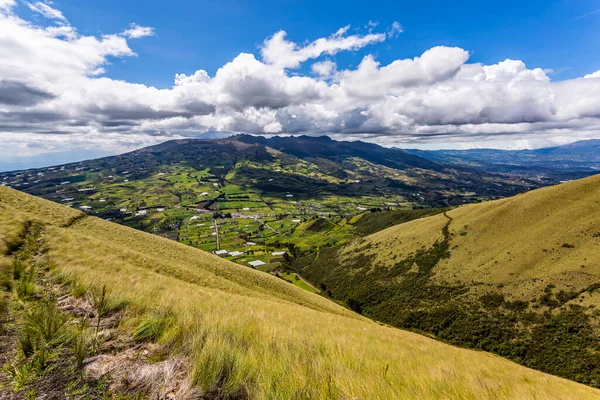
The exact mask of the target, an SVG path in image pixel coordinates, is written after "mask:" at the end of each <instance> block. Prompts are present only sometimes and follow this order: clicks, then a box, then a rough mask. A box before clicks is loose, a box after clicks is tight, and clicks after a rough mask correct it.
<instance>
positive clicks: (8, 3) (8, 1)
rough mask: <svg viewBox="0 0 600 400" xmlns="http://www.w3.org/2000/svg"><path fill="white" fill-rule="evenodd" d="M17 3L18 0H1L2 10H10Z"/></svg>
mask: <svg viewBox="0 0 600 400" xmlns="http://www.w3.org/2000/svg"><path fill="white" fill-rule="evenodd" d="M16 4H17V2H16V0H0V11H8V10H10V9H11V8H13V7H14V6H15V5H16Z"/></svg>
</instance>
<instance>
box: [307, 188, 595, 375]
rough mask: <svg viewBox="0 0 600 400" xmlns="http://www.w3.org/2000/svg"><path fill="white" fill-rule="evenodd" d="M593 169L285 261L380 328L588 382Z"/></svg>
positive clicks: (591, 324)
mask: <svg viewBox="0 0 600 400" xmlns="http://www.w3.org/2000/svg"><path fill="white" fill-rule="evenodd" d="M599 206H600V176H594V177H590V178H586V179H583V180H579V181H574V182H569V183H565V184H562V185H558V186H553V187H548V188H543V189H538V190H535V191H532V192H528V193H525V194H522V195H518V196H515V197H512V198H508V199H503V200H497V201H492V202H486V203H481V204H473V205H467V206H462V207H459V208H456V209H453V210H451V211H448V212H446V213H443V214H438V215H435V216H431V217H428V218H424V219H420V220H415V221H411V222H408V223H405V224H401V225H397V226H394V227H391V228H388V229H386V230H383V231H380V232H377V233H375V234H373V235H370V236H367V237H365V238H361V239H358V240H355V241H353V242H351V243H350V244H348V245H346V246H344V247H341V248H337V249H327V250H324V251H321V252H320V253H319V254H318V255H316V256H311V257H307V258H304V259H301V260H298V261H297V262H296V265H295V267H296V268H297V270H298V271H299V272H301V273H302V274H303V276H304V277H306V278H307V279H309V280H310V281H312V282H313V283H316V284H320V285H321V287H322V288H326V290H327V291H328V292H329V294H330V295H331V296H332V297H334V298H337V299H339V300H344V301H347V302H348V304H349V305H350V306H351V307H353V308H354V309H357V310H359V311H362V312H363V313H364V314H365V315H367V316H370V317H372V318H375V319H378V320H380V321H383V322H387V323H389V324H392V325H395V326H399V327H404V328H411V329H417V330H422V331H426V332H430V333H434V334H436V335H438V336H439V337H440V338H442V339H445V340H448V341H449V342H451V343H455V344H460V345H464V346H469V347H476V348H481V349H485V350H488V351H493V352H496V353H499V354H501V355H504V356H506V357H510V358H512V359H514V360H515V361H518V362H521V363H523V364H525V365H528V366H531V367H534V368H539V369H541V370H544V371H548V372H551V373H554V374H558V375H562V376H565V377H569V378H571V379H576V380H579V381H581V382H585V383H588V384H590V385H594V386H598V385H600V376H599V371H600V357H599V356H598V351H599V350H600V346H599V338H600V336H599V329H598V322H599V321H600V320H599V318H598V317H599V313H598V311H597V307H598V306H600V292H599V291H597V290H596V289H598V288H600V212H599V211H598V210H599Z"/></svg>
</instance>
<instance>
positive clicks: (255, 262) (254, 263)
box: [248, 260, 267, 268]
mask: <svg viewBox="0 0 600 400" xmlns="http://www.w3.org/2000/svg"><path fill="white" fill-rule="evenodd" d="M248 264H250V265H252V266H253V267H254V268H256V267H260V266H261V265H266V264H267V263H266V262H264V261H260V260H256V261H250V262H249V263H248Z"/></svg>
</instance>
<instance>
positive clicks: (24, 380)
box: [0, 187, 600, 399]
mask: <svg viewBox="0 0 600 400" xmlns="http://www.w3.org/2000/svg"><path fill="white" fill-rule="evenodd" d="M437 218H439V217H433V219H437ZM424 221H427V220H424ZM392 229H393V228H392ZM576 244H577V243H576ZM0 246H1V247H0V250H1V251H2V254H3V256H2V257H3V258H2V264H1V266H2V271H3V272H2V279H3V282H4V283H3V288H4V289H3V290H5V292H4V293H3V294H2V304H4V306H3V307H0V309H1V310H3V312H2V313H0V314H2V316H1V321H2V323H3V324H4V329H3V333H2V334H1V335H0V343H1V344H2V345H3V347H2V354H1V355H0V356H1V357H0V360H1V361H2V362H3V363H4V364H5V365H6V367H5V368H3V372H2V376H0V384H1V385H3V386H2V388H1V389H0V390H1V391H2V392H0V395H1V394H7V396H10V394H8V393H10V392H11V391H13V390H17V391H19V393H20V394H21V395H22V396H25V395H27V396H29V397H31V396H34V397H35V395H36V392H35V391H36V390H42V391H43V388H48V387H52V390H53V391H54V392H53V393H60V391H61V390H63V391H64V392H62V397H65V393H71V394H70V396H71V397H70V398H80V397H81V396H82V393H83V392H85V393H87V394H88V397H86V398H96V397H97V398H100V397H101V396H100V394H101V393H103V394H102V395H105V392H106V391H112V392H111V393H112V394H115V393H116V394H119V393H120V394H122V395H130V396H131V398H133V394H134V393H138V394H139V393H142V396H141V397H144V395H143V394H144V393H145V394H146V395H147V396H148V397H150V396H151V395H153V396H156V397H160V396H162V398H165V397H166V396H175V397H177V398H186V397H198V396H200V397H204V398H221V399H226V398H229V399H244V398H250V399H269V398H270V399H274V398H276V399H351V398H360V399H391V398H403V399H407V398H415V399H422V398H440V399H441V398H444V399H483V398H490V399H582V398H600V392H598V391H596V390H595V389H592V388H590V387H587V386H583V385H579V384H577V383H574V382H571V381H568V380H564V379H561V378H557V377H553V376H551V375H547V374H544V373H541V372H537V371H534V370H530V369H527V368H525V367H522V366H519V365H517V364H514V363H512V362H510V361H507V360H504V359H501V358H499V357H496V356H492V355H489V354H486V353H483V352H477V351H472V350H465V349H459V348H454V347H452V346H449V345H447V344H444V343H441V342H438V341H435V340H432V339H429V338H426V337H423V336H420V335H417V334H414V333H410V332H405V331H401V330H397V329H394V328H390V327H385V326H380V325H378V324H376V323H374V322H371V321H370V320H367V319H365V318H363V317H361V316H359V315H357V314H355V313H352V312H350V311H349V310H347V309H346V308H343V307H340V306H338V305H336V304H335V303H333V302H330V301H329V300H327V299H325V298H323V297H321V296H318V295H315V294H312V293H309V292H307V291H304V290H301V289H299V288H297V287H295V286H293V285H291V284H288V283H286V282H285V281H283V280H280V279H278V278H276V277H273V276H271V275H269V274H265V273H261V272H259V271H255V270H252V269H249V268H247V267H242V266H239V265H237V264H233V263H231V262H228V261H225V260H222V259H219V258H218V257H215V256H212V255H210V254H208V253H205V252H203V251H200V250H197V249H194V248H191V247H188V246H185V245H182V244H179V243H175V242H172V241H169V240H166V239H163V238H159V237H156V236H152V235H149V234H146V233H143V232H139V231H135V230H133V229H130V228H126V227H122V226H119V225H116V224H113V223H109V222H106V221H103V220H100V219H97V218H94V217H85V216H84V215H83V214H81V213H79V212H77V211H74V210H71V209H69V208H67V207H62V206H59V205H56V204H53V203H50V202H48V201H45V200H42V199H36V198H33V197H30V196H28V195H26V194H23V193H20V192H16V191H14V190H12V189H8V188H2V187H0ZM86 321H88V322H89V324H88V323H87V322H86ZM74 327H75V328H74ZM86 338H88V339H86ZM75 361H76V362H75ZM75 366H77V367H75ZM72 368H76V370H75V371H73V372H70V373H68V371H71V369H72ZM82 371H84V372H85V373H84V375H81V374H82ZM57 376H58V377H62V378H63V379H66V378H69V379H72V380H73V379H74V380H75V381H68V382H63V381H57V382H54V383H53V384H52V385H51V386H48V385H50V383H48V380H49V379H50V377H57ZM82 376H84V377H86V376H87V377H88V378H84V377H82ZM89 377H96V378H95V379H96V381H91V380H90V379H92V378H89ZM57 379H58V378H57ZM173 385H176V386H173ZM40 388H42V389H40ZM86 391H87V392H86ZM57 396H58V397H61V396H60V395H57ZM77 396H80V397H77ZM95 396H96V397H95ZM66 397H69V396H66ZM121 398H123V397H121ZM125 398H127V397H125ZM135 398H139V397H135Z"/></svg>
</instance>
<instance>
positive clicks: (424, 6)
mask: <svg viewBox="0 0 600 400" xmlns="http://www.w3.org/2000/svg"><path fill="white" fill-rule="evenodd" d="M132 24H134V25H132ZM0 25H1V26H2V28H3V29H2V30H0V162H3V161H4V162H6V161H10V162H14V160H13V158H14V157H20V156H27V157H30V156H37V155H39V154H44V153H52V152H68V154H73V152H74V151H75V152H76V151H78V150H82V151H83V150H86V151H88V150H97V151H102V152H112V153H115V152H124V151H128V150H132V149H135V148H139V147H143V146H147V145H151V144H155V143H158V142H161V141H165V140H169V139H172V138H183V137H203V136H206V135H207V134H212V133H213V132H219V133H220V134H221V133H251V134H261V135H273V134H279V135H290V134H294V135H295V134H308V135H329V136H331V137H333V138H335V139H342V140H365V141H370V142H374V143H378V144H381V145H384V146H398V147H415V148H425V149H428V148H431V149H435V148H481V147H492V148H505V149H522V148H536V147H544V146H553V145H560V144H565V143H570V142H574V141H577V140H584V139H590V138H599V137H600V52H599V51H598V44H599V38H600V35H599V33H600V0H578V1H566V0H561V1H540V0H532V1H514V0H505V1H503V2H499V3H498V4H497V5H490V4H488V3H482V2H478V1H455V2H448V1H440V0H428V1H420V2H416V1H372V2H364V1H363V2H358V1H353V0H347V1H322V0H321V1H316V0H304V1H290V0H280V1H255V0H248V1H241V0H220V1H210V2H207V1H204V2H202V1H174V2H165V1H156V0H146V1H138V0H126V1H123V0H120V1H117V0H103V1H80V0H53V1H51V0H0ZM399 27H401V28H402V29H399ZM9 155H10V157H11V158H10V159H9V158H8V156H9Z"/></svg>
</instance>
